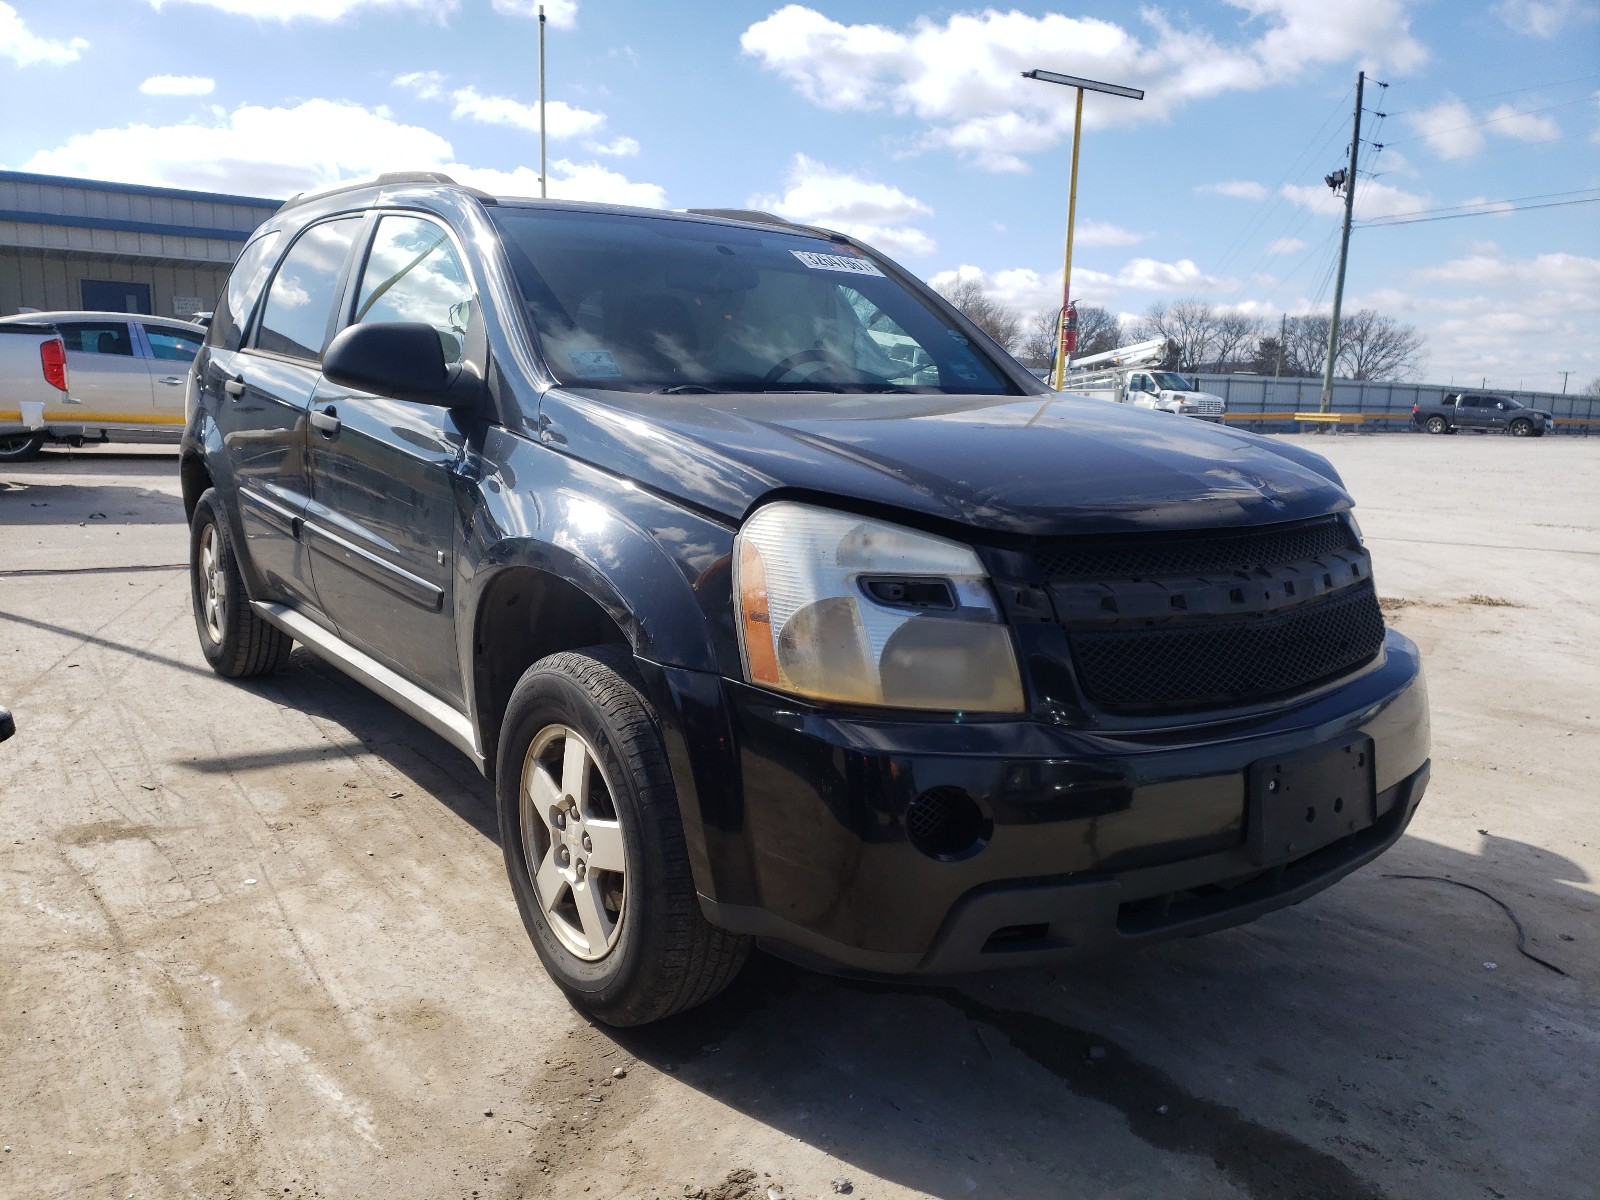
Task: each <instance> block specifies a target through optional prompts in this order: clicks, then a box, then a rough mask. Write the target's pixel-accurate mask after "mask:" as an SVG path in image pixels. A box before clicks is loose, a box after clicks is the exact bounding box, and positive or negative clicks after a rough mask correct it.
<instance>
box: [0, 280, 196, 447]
mask: <svg viewBox="0 0 1600 1200" xmlns="http://www.w3.org/2000/svg"><path fill="white" fill-rule="evenodd" d="M205 335H206V331H205V329H204V328H203V327H202V326H199V325H195V324H191V323H190V322H188V321H177V320H171V319H169V318H166V317H149V316H141V315H137V314H129V313H102V312H48V313H26V314H23V315H21V316H15V317H0V462H21V461H23V460H25V459H29V458H32V457H33V456H34V455H36V454H38V453H39V449H40V447H42V446H43V445H44V444H45V443H46V442H47V441H55V442H65V443H67V444H69V445H74V446H81V445H83V444H84V443H85V442H171V443H176V442H177V441H178V438H179V437H180V436H181V435H182V433H183V404H184V394H185V392H186V390H187V389H186V387H185V384H186V382H187V378H188V374H189V365H190V364H191V363H192V362H194V356H195V354H196V353H197V352H198V351H199V349H200V344H201V343H202V342H203V341H204V340H205Z"/></svg>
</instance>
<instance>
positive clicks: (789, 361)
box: [761, 346, 850, 383]
mask: <svg viewBox="0 0 1600 1200" xmlns="http://www.w3.org/2000/svg"><path fill="white" fill-rule="evenodd" d="M807 363H825V364H827V365H828V366H830V367H843V368H844V369H845V370H847V371H848V370H850V364H849V363H847V362H845V360H844V359H842V358H840V357H839V356H838V355H837V354H834V353H833V352H832V351H829V350H824V349H822V348H821V347H820V346H818V347H815V348H813V349H810V350H801V351H799V352H797V353H795V354H791V355H789V357H788V358H786V359H784V360H783V361H782V362H778V363H774V364H773V366H772V369H771V370H770V371H768V372H767V373H766V374H765V375H763V376H762V377H761V382H762V383H777V382H778V380H780V379H782V378H783V377H784V376H785V375H787V374H789V373H790V372H791V371H793V370H794V369H795V368H796V367H803V366H805V365H806V364H807Z"/></svg>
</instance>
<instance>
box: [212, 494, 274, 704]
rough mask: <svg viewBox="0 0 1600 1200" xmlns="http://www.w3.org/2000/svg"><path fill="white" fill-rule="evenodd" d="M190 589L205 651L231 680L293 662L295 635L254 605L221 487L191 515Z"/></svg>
mask: <svg viewBox="0 0 1600 1200" xmlns="http://www.w3.org/2000/svg"><path fill="white" fill-rule="evenodd" d="M189 593H190V598H191V600H192V601H193V604H194V624H195V631H196V632H197V633H198V634H199V635H200V652H201V653H202V654H204V655H205V656H206V661H207V662H208V663H210V664H211V669H212V670H213V671H215V672H216V673H217V674H218V675H221V676H222V677H223V678H225V679H247V678H249V677H251V676H253V675H270V674H271V673H272V672H274V671H276V670H278V669H279V668H281V667H282V666H283V665H284V664H285V663H286V662H288V661H289V652H290V651H291V650H293V649H294V639H292V638H291V637H290V636H289V635H288V634H286V633H284V632H283V631H282V630H281V629H279V628H278V627H277V626H276V625H272V624H270V623H268V622H267V621H265V620H263V619H262V618H261V617H260V616H259V615H258V614H257V613H256V610H255V609H253V608H251V607H250V597H249V596H248V595H246V594H245V590H244V579H243V578H242V577H241V576H240V574H239V563H238V560H237V559H236V558H235V557H234V554H233V539H232V538H230V537H229V536H228V523H227V521H226V520H224V519H223V516H222V511H221V506H220V505H219V504H218V502H217V492H216V489H215V488H207V489H206V490H205V491H204V492H203V493H201V496H200V499H199V500H197V501H195V506H194V516H193V517H191V518H190V520H189Z"/></svg>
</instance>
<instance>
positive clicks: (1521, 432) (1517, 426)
mask: <svg viewBox="0 0 1600 1200" xmlns="http://www.w3.org/2000/svg"><path fill="white" fill-rule="evenodd" d="M1532 432H1533V422H1532V421H1522V420H1517V421H1513V422H1511V436H1512V437H1527V436H1528V435H1529V434H1531V433H1532Z"/></svg>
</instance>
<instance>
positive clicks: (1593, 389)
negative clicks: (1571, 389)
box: [1580, 375, 1600, 396]
mask: <svg viewBox="0 0 1600 1200" xmlns="http://www.w3.org/2000/svg"><path fill="white" fill-rule="evenodd" d="M1580 394H1581V395H1584V396H1600V375H1597V376H1595V377H1594V378H1593V379H1591V380H1590V381H1589V386H1588V387H1586V388H1584V389H1583V391H1582V392H1581V393H1580Z"/></svg>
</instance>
